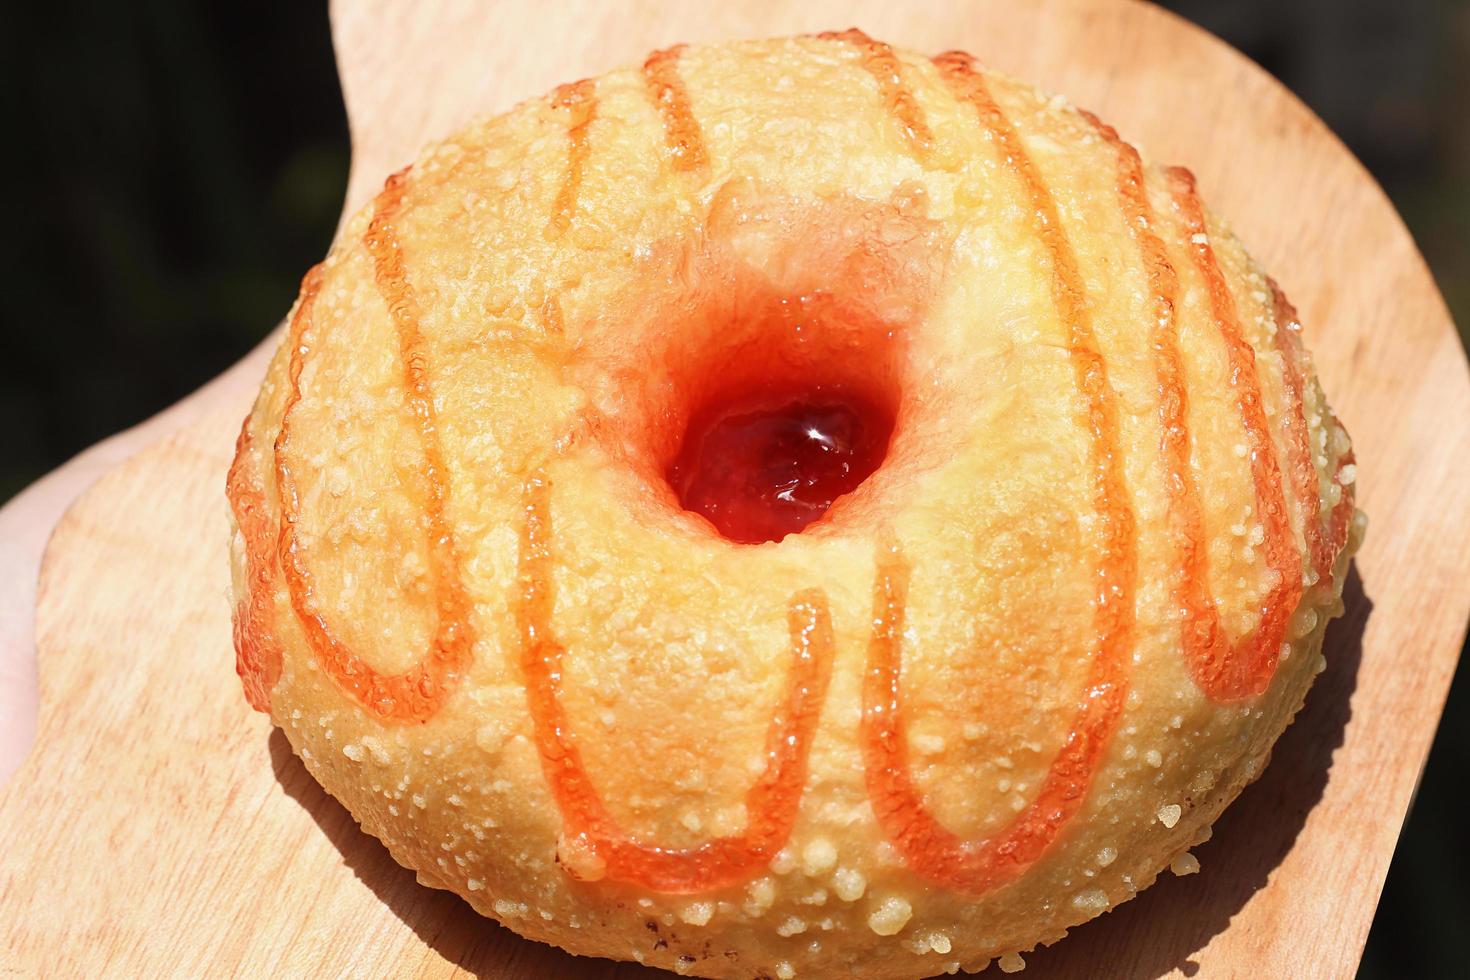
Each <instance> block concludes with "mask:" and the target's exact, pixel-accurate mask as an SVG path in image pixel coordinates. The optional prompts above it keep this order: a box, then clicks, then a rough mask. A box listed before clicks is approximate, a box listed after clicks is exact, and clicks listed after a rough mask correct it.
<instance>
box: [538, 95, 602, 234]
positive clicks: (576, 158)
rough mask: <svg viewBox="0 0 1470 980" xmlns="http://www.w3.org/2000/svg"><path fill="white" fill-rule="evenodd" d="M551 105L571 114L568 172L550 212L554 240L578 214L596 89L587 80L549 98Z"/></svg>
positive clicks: (593, 114)
mask: <svg viewBox="0 0 1470 980" xmlns="http://www.w3.org/2000/svg"><path fill="white" fill-rule="evenodd" d="M551 104H552V105H553V106H555V107H556V108H558V109H566V110H568V111H569V113H570V120H571V121H570V124H569V125H568V126H567V170H566V175H565V176H564V177H563V178H562V182H561V187H560V188H559V189H558V190H557V192H556V203H555V204H553V205H552V208H551V225H550V228H551V234H552V236H553V237H555V236H558V235H561V234H563V233H564V232H566V230H567V228H568V227H570V226H571V223H572V215H573V213H575V212H576V210H577V193H578V191H579V190H580V189H581V187H582V171H583V170H584V169H585V168H586V166H587V157H588V155H589V154H590V153H591V149H592V148H591V144H590V143H589V142H588V139H587V132H588V130H589V129H590V128H591V126H592V120H594V119H596V118H597V87H596V83H594V82H593V81H592V80H591V79H590V78H584V79H582V80H581V81H580V82H573V83H572V84H570V85H563V86H561V87H560V88H558V89H557V90H556V92H555V94H553V95H552V98H551Z"/></svg>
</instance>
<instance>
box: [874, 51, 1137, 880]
mask: <svg viewBox="0 0 1470 980" xmlns="http://www.w3.org/2000/svg"><path fill="white" fill-rule="evenodd" d="M935 63H936V64H937V65H938V67H939V69H940V72H941V73H942V75H943V76H944V79H945V81H946V83H947V84H948V85H949V87H950V88H951V90H952V91H953V92H954V94H955V96H956V97H957V98H959V99H960V100H962V101H965V102H968V103H969V104H971V105H973V106H974V107H975V110H976V112H977V114H978V116H979V119H980V122H981V124H982V125H983V126H984V127H985V130H986V132H987V134H988V136H989V138H990V139H991V140H993V141H994V142H995V143H997V144H998V148H999V150H1000V152H1001V156H1002V158H1003V159H1004V160H1005V161H1006V164H1007V166H1009V167H1010V168H1011V170H1012V172H1013V173H1014V174H1015V176H1016V177H1017V179H1018V180H1019V181H1020V183H1021V185H1022V188H1023V191H1024V193H1025V195H1026V198H1027V202H1028V204H1029V205H1030V213H1031V215H1032V218H1033V220H1034V221H1035V223H1036V232H1037V234H1038V236H1039V237H1040V238H1041V240H1042V241H1043V243H1044V244H1045V246H1046V249H1047V252H1048V253H1049V254H1050V257H1051V262H1052V281H1053V290H1052V291H1053V297H1054V301H1055V303H1056V305H1057V308H1058V310H1059V312H1060V313H1061V315H1062V319H1063V322H1065V323H1066V324H1067V325H1068V328H1069V329H1070V331H1071V336H1070V338H1069V345H1068V349H1069V355H1070V358H1071V361H1072V364H1073V368H1074V370H1075V372H1076V377H1077V384H1078V387H1079V389H1080V391H1081V394H1082V399H1083V402H1084V405H1085V411H1084V413H1083V415H1084V420H1085V423H1086V425H1087V428H1088V431H1089V433H1090V435H1091V439H1090V441H1089V450H1088V468H1089V470H1090V474H1091V481H1092V498H1093V505H1094V507H1095V508H1096V511H1097V515H1098V523H1099V526H1100V538H1101V540H1100V542H1099V544H1100V548H1099V555H1098V559H1097V566H1096V570H1095V579H1096V582H1097V592H1096V594H1095V595H1094V598H1093V603H1092V606H1093V619H1094V624H1095V627H1096V633H1097V640H1096V642H1097V648H1096V651H1095V653H1094V654H1093V657H1092V660H1091V663H1090V664H1089V667H1088V676H1087V683H1086V686H1085V688H1084V690H1083V693H1082V697H1081V699H1080V701H1079V704H1078V707H1077V713H1076V715H1075V716H1074V718H1073V720H1072V725H1071V729H1070V731H1069V732H1068V734H1067V737H1066V740H1065V742H1064V743H1063V745H1062V748H1061V750H1060V751H1059V752H1058V753H1057V757H1056V759H1055V760H1054V761H1053V762H1052V765H1051V768H1050V770H1049V771H1048V772H1047V775H1046V778H1045V779H1044V780H1043V782H1042V785H1041V788H1040V790H1039V791H1038V793H1037V796H1036V799H1035V800H1034V801H1033V802H1032V804H1031V806H1030V807H1029V808H1027V809H1026V810H1025V811H1023V812H1022V813H1020V814H1018V815H1017V817H1016V818H1015V819H1014V820H1013V821H1012V822H1011V823H1010V824H1009V825H1008V826H1006V827H1005V828H1004V829H1002V830H1000V831H999V832H997V833H996V834H994V835H992V836H991V837H989V838H986V839H984V840H964V839H962V838H960V837H959V836H958V835H956V834H954V833H952V832H951V831H949V830H947V829H946V828H944V827H943V826H941V825H940V823H939V821H938V820H936V819H935V818H934V816H933V814H931V813H930V812H929V810H928V808H927V807H926V806H925V805H924V799H923V793H922V792H921V791H920V789H919V788H918V786H916V785H915V783H914V780H913V776H912V774H911V771H910V767H909V764H908V738H907V735H906V725H905V721H904V716H903V704H902V699H901V692H900V685H899V678H900V671H901V660H902V637H903V629H904V625H903V624H904V609H905V604H906V599H907V594H908V568H907V565H906V564H905V563H904V561H903V558H902V556H901V555H899V553H898V550H897V546H896V545H890V546H889V548H888V551H887V553H886V554H880V557H879V561H878V576H877V580H876V583H875V587H874V598H873V621H874V626H873V634H872V639H871V641H870V644H869V647H868V664H867V674H866V676H865V678H864V684H863V720H862V742H863V756H864V763H865V767H866V771H867V784H868V795H869V797H870V798H871V800H872V803H873V809H874V812H875V813H876V815H877V817H878V822H879V825H880V826H881V827H882V828H883V832H884V833H885V835H887V837H888V838H889V840H890V841H891V842H892V843H893V844H894V846H895V848H896V849H897V850H898V852H899V854H900V855H901V856H902V858H903V860H904V862H905V863H906V864H907V865H908V866H909V867H910V868H911V869H913V870H915V871H917V872H918V873H920V874H922V875H924V876H926V877H928V878H930V879H932V880H934V881H936V882H939V883H941V884H943V885H945V886H947V887H949V888H953V889H956V890H959V891H964V892H969V893H973V894H980V893H983V892H987V891H990V890H992V889H994V888H997V887H1000V886H1002V885H1004V884H1006V883H1008V882H1010V881H1012V880H1014V879H1015V878H1016V877H1017V876H1018V875H1020V874H1021V873H1022V872H1024V871H1025V870H1026V868H1027V867H1029V866H1030V865H1031V864H1032V863H1033V862H1035V861H1036V860H1037V858H1039V857H1040V856H1041V855H1042V854H1043V853H1044V852H1045V851H1046V849H1047V848H1048V847H1049V846H1050V845H1051V844H1052V842H1053V841H1054V840H1056V838H1057V835H1058V834H1059V833H1060V832H1061V830H1062V828H1063V827H1064V826H1065V825H1066V824H1067V822H1068V821H1069V820H1070V819H1071V818H1072V817H1073V816H1074V815H1075V814H1076V813H1077V811H1078V810H1079V809H1080V808H1081V806H1082V804H1083V801H1084V800H1085V799H1086V797H1087V791H1088V788H1089V787H1090V786H1091V784H1092V779H1093V775H1094V774H1095V773H1096V771H1097V767H1098V765H1099V764H1100V762H1101V760H1102V756H1103V753H1104V751H1105V750H1106V748H1107V745H1108V742H1109V740H1110V739H1111V738H1112V735H1113V731H1114V729H1115V728H1116V727H1117V722H1118V717H1119V715H1120V713H1121V711H1122V708H1123V700H1124V697H1125V695H1126V691H1127V683H1128V679H1127V671H1126V667H1127V658H1128V653H1129V649H1130V647H1131V644H1132V638H1133V625H1134V589H1135V587H1136V581H1137V562H1138V559H1137V552H1136V543H1135V530H1134V516H1133V511H1132V509H1131V507H1130V505H1129V495H1128V491H1127V488H1126V486H1125V485H1124V482H1123V474H1122V469H1121V464H1120V462H1119V461H1120V459H1121V455H1122V454H1121V449H1120V444H1119V438H1118V420H1117V419H1118V415H1117V407H1116V404H1115V400H1116V396H1115V394H1114V393H1113V390H1112V386H1111V385H1110V384H1109V383H1108V377H1107V366H1106V364H1105V363H1104V361H1103V358H1102V354H1101V352H1100V351H1099V349H1098V347H1097V343H1096V341H1095V339H1094V337H1093V334H1092V326H1091V316H1090V313H1089V310H1088V305H1087V300H1086V295H1085V292H1084V289H1083V286H1082V279H1081V275H1080V274H1079V272H1078V269H1077V263H1076V258H1075V256H1074V255H1073V253H1072V249H1071V245H1070V243H1069V242H1068V241H1067V238H1066V236H1065V234H1064V233H1063V231H1062V228H1061V223H1060V219H1059V216H1058V214H1057V209H1056V204H1055V202H1054V200H1053V199H1052V196H1051V194H1050V192H1049V191H1048V190H1047V188H1046V185H1045V183H1044V182H1043V180H1042V178H1041V174H1040V173H1039V171H1038V170H1037V169H1036V167H1035V165H1034V164H1033V163H1032V161H1031V159H1030V157H1028V156H1027V155H1026V152H1025V148H1024V147H1023V146H1022V144H1021V139H1020V136H1019V134H1018V133H1017V132H1016V130H1015V129H1014V127H1012V125H1011V123H1010V121H1009V120H1008V119H1007V118H1006V117H1005V114H1004V113H1003V112H1002V111H1001V109H1000V107H999V106H998V105H997V104H996V102H995V100H994V99H993V98H992V97H991V95H990V92H989V89H988V87H987V86H986V84H985V80H984V78H983V77H982V76H981V75H980V74H979V73H978V72H977V71H976V70H975V69H974V66H973V63H972V61H971V59H970V57H969V56H968V55H965V54H962V53H958V52H955V53H951V54H946V55H941V56H940V57H939V58H937V59H935Z"/></svg>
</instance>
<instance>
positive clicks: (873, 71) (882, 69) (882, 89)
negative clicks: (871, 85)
mask: <svg viewBox="0 0 1470 980" xmlns="http://www.w3.org/2000/svg"><path fill="white" fill-rule="evenodd" d="M817 36H818V37H820V38H821V39H822V40H824V41H843V42H845V43H847V44H850V45H852V46H853V47H855V48H857V49H858V51H859V52H861V54H862V58H863V68H864V69H865V70H866V71H867V73H868V74H869V75H872V76H873V78H874V80H875V81H877V83H878V92H879V94H880V95H881V97H882V99H883V104H884V106H885V107H887V109H888V111H889V112H890V113H892V115H893V118H894V120H895V121H896V122H897V123H898V126H899V130H900V131H901V132H902V133H903V138H904V142H906V143H907V144H908V147H909V152H911V153H913V154H914V156H917V157H921V158H922V157H923V156H924V154H926V153H927V152H928V151H929V147H930V146H932V145H933V143H934V134H933V133H931V132H930V131H929V124H928V123H927V122H926V121H925V120H924V110H922V109H920V108H919V102H918V100H917V99H915V98H914V93H913V92H911V91H909V87H908V86H907V85H905V84H904V81H903V68H902V66H901V65H900V64H899V61H898V56H897V55H896V54H894V53H893V48H892V47H890V46H889V45H887V44H884V43H883V42H882V41H875V40H873V39H872V38H871V37H868V35H866V34H864V33H863V32H862V31H860V30H858V29H857V28H856V27H850V28H848V29H847V30H845V31H827V32H826V33H823V34H819V35H817Z"/></svg>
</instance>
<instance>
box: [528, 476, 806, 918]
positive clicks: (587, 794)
mask: <svg viewBox="0 0 1470 980" xmlns="http://www.w3.org/2000/svg"><path fill="white" fill-rule="evenodd" d="M550 496H551V488H550V486H549V484H548V483H547V481H546V480H545V478H543V477H541V476H539V475H537V476H534V477H532V478H531V479H530V480H529V481H527V483H526V490H525V523H524V525H523V527H522V531H521V546H520V561H519V572H520V586H519V595H518V597H517V599H518V601H517V604H516V613H517V618H518V626H519V630H520V637H521V669H522V671H523V672H524V674H525V683H526V698H527V701H528V703H529V706H530V712H531V719H532V723H533V725H534V728H535V737H536V745H537V748H538V750H539V751H540V753H541V764H542V768H543V770H544V772H545V773H546V779H547V781H548V782H549V783H550V784H551V791H552V795H553V796H554V797H555V799H556V802H557V806H558V807H559V809H560V810H561V816H562V822H563V838H564V840H567V841H570V842H574V845H575V846H576V847H577V848H578V849H579V850H580V851H582V852H583V853H585V854H590V855H592V856H593V857H594V858H595V860H596V861H597V862H598V867H599V875H598V876H599V877H607V878H609V879H612V880H615V881H623V882H629V883H632V884H637V885H641V886H643V887H645V888H649V889H651V890H654V891H659V892H667V893H677V894H689V893H693V892H703V891H710V890H712V889H717V888H724V887H727V886H729V885H734V884H739V883H740V882H742V881H744V880H746V879H747V878H749V877H750V876H751V875H752V874H753V873H755V872H756V871H757V870H758V869H759V868H762V867H764V866H765V865H766V864H768V863H769V862H770V861H771V859H772V858H773V857H775V855H776V852H777V851H779V850H780V849H781V847H782V846H783V845H784V844H785V843H786V839H787V838H788V837H789V836H790V834H791V828H792V826H793V825H794V824H795V822H796V815H797V811H798V810H799V809H800V807H801V797H802V791H803V789H804V788H805V785H806V775H807V756H808V753H809V752H810V751H811V745H812V739H813V737H814V735H815V733H816V726H817V720H818V716H819V715H820V713H821V709H822V702H823V700H824V699H825V697H826V693H827V682H828V681H829V680H830V678H831V672H832V647H833V640H832V622H831V616H830V614H829V613H828V610H827V599H826V596H825V595H824V594H823V593H822V592H821V590H819V589H808V590H806V591H803V592H800V593H797V594H796V595H794V596H792V598H791V601H790V605H789V607H788V609H787V621H788V624H789V627H790V631H791V658H792V660H791V667H790V669H789V672H788V674H787V681H786V691H785V694H784V696H783V697H782V700H781V703H780V705H779V706H778V707H777V709H776V712H775V714H774V715H773V716H772V718H771V724H770V727H769V728H768V729H767V732H766V749H765V751H766V767H765V770H764V771H763V772H762V773H761V775H760V777H759V778H758V779H757V781H756V782H755V784H754V785H753V786H752V787H751V788H750V790H749V791H748V792H747V793H746V794H745V809H746V829H745V832H744V833H742V834H740V835H738V836H734V837H720V838H716V839H714V840H711V841H707V842H706V843H703V844H700V845H698V846H696V847H691V848H686V849H678V850H675V849H669V848H663V847H659V846H657V845H653V844H643V843H639V842H638V841H635V840H633V839H632V838H631V837H629V836H628V834H627V832H626V831H624V830H623V829H622V828H621V827H620V826H619V825H618V823H617V821H616V820H615V819H614V818H613V816H612V815H611V814H610V813H608V810H607V807H606V805H605V804H604V802H603V800H602V796H601V794H599V793H598V791H597V788H596V787H595V786H593V784H592V779H591V777H590V776H589V775H588V773H587V769H586V766H585V765H584V764H583V762H582V755H581V752H580V751H579V750H578V748H577V740H576V736H575V735H574V734H573V732H572V727H571V721H570V719H569V718H568V717H567V712H566V708H565V707H564V706H563V704H562V701H561V681H562V657H563V655H564V653H565V648H564V647H563V646H562V645H561V643H560V642H559V641H558V640H557V639H556V637H555V635H554V634H553V633H552V631H551V619H552V614H553V612H554V609H555V595H554V593H553V590H552V552H551V536H552V528H551V511H550ZM583 865H584V862H582V861H578V862H572V863H564V864H563V867H565V868H566V869H567V870H568V872H569V873H572V874H578V873H579V867H580V866H583Z"/></svg>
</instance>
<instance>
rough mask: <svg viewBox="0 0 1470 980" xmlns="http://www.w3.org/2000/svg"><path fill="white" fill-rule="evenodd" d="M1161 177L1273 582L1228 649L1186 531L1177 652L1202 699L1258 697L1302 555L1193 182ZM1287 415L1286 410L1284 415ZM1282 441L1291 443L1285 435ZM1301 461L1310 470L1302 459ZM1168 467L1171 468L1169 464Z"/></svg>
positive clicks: (1185, 176)
mask: <svg viewBox="0 0 1470 980" xmlns="http://www.w3.org/2000/svg"><path fill="white" fill-rule="evenodd" d="M1167 175H1168V180H1169V189H1170V193H1171V194H1172V196H1173V200H1174V204H1175V206H1176V207H1177V208H1178V210H1179V214H1180V217H1181V218H1182V220H1183V223H1184V231H1185V233H1186V234H1187V235H1188V236H1189V244H1188V248H1189V251H1190V255H1191V257H1192V258H1193V259H1194V263H1195V267H1196V268H1197V269H1198V270H1199V273H1200V275H1201V276H1202V277H1203V278H1204V281H1205V288H1206V291H1207V292H1208V294H1209V302H1210V313H1211V316H1212V317H1213V319H1214V321H1215V327H1216V329H1217V331H1218V332H1219V334H1220V337H1221V339H1222V340H1223V341H1224V342H1225V350H1226V354H1227V357H1228V359H1229V364H1230V387H1231V388H1233V389H1234V391H1235V398H1236V405H1237V408H1238V410H1239V412H1240V420H1241V423H1242V425H1243V426H1244V427H1245V433H1246V439H1247V441H1248V448H1249V451H1250V464H1251V479H1252V481H1253V482H1254V484H1255V500H1256V503H1255V512H1256V516H1257V517H1258V518H1259V519H1260V521H1261V524H1262V527H1263V530H1264V532H1265V541H1264V545H1265V551H1266V565H1267V567H1268V568H1270V569H1271V571H1272V572H1274V573H1275V575H1276V583H1275V584H1274V585H1273V586H1272V587H1271V589H1270V590H1269V591H1268V592H1267V593H1266V596H1265V599H1264V600H1263V601H1262V603H1261V621H1260V624H1259V625H1258V626H1257V627H1256V630H1255V632H1254V633H1252V634H1249V635H1247V636H1245V637H1242V638H1241V639H1239V640H1237V641H1235V642H1234V643H1232V642H1231V641H1230V639H1229V638H1228V637H1227V636H1226V635H1225V630H1224V628H1223V626H1222V625H1221V623H1220V612H1219V609H1218V608H1217V607H1216V604H1215V600H1214V597H1213V596H1211V595H1210V592H1209V584H1208V583H1209V556H1208V554H1207V552H1206V550H1205V543H1204V542H1205V538H1204V533H1203V530H1202V526H1201V527H1195V528H1189V529H1187V533H1188V534H1190V535H1191V537H1192V538H1193V541H1192V543H1191V545H1190V546H1189V547H1187V548H1186V550H1185V562H1184V565H1185V569H1184V579H1185V586H1184V589H1185V591H1184V610H1185V622H1184V649H1185V653H1186V655H1187V656H1188V658H1189V663H1190V669H1191V670H1192V672H1193V673H1194V678H1195V681H1196V683H1198V684H1199V686H1200V688H1201V689H1202V690H1203V691H1204V692H1205V694H1207V695H1208V696H1209V697H1210V698H1211V699H1212V700H1215V701H1234V700H1238V699H1240V698H1245V697H1251V696H1252V695H1257V694H1260V693H1262V692H1263V691H1265V690H1266V688H1267V687H1268V686H1270V684H1271V678H1272V677H1274V676H1275V674H1276V667H1277V664H1278V662H1279V661H1280V659H1281V645H1282V643H1283V641H1285V639H1286V631H1287V627H1288V625H1289V624H1290V620H1291V614H1292V612H1293V611H1294V610H1295V609H1296V607H1297V604H1298V603H1299V602H1300V601H1301V597H1302V556H1301V553H1300V552H1299V551H1298V550H1297V547H1296V543H1295V541H1294V540H1293V538H1292V531H1291V521H1290V519H1289V517H1288V515H1287V512H1286V494H1285V488H1284V486H1283V484H1282V476H1281V467H1280V465H1279V464H1278V462H1277V459H1276V449H1275V446H1274V445H1273V444H1272V441H1271V432H1270V427H1269V424H1268V422H1267V420H1266V410H1265V407H1264V405H1263V403H1262V400H1261V386H1260V380H1259V378H1258V377H1257V374H1256V355H1255V350H1254V349H1253V348H1252V347H1251V345H1250V342H1249V341H1247V340H1246V339H1245V337H1244V335H1243V334H1242V333H1241V328H1240V319H1239V316H1238V314H1237V312H1236V308H1235V299H1234V297H1232V296H1231V294H1230V287H1229V285H1228V284H1227V283H1226V282H1225V275H1224V273H1223V272H1222V271H1221V270H1220V264H1219V262H1218V261H1217V260H1216V258H1215V252H1214V249H1213V248H1212V247H1211V245H1210V242H1209V236H1208V233H1207V229H1206V226H1205V217H1204V209H1203V207H1202V206H1201V204H1200V200H1199V196H1198V195H1197V194H1196V193H1195V189H1194V176H1193V175H1192V174H1190V173H1189V171H1187V170H1184V169H1182V168H1179V167H1174V168H1170V169H1169V170H1168V171H1167ZM1299 394H1300V392H1299V391H1298V396H1299ZM1297 402H1298V404H1297V406H1295V407H1294V408H1295V411H1296V412H1298V413H1299V410H1300V398H1299V397H1298V398H1297ZM1291 414H1293V413H1292V412H1291V411H1289V412H1288V415H1291ZM1288 425H1290V422H1288ZM1302 434H1303V435H1304V434H1305V429H1304V428H1303V431H1302ZM1288 437H1289V438H1290V437H1291V436H1290V429H1288ZM1305 462H1306V465H1308V466H1310V465H1311V459H1310V456H1309V457H1308V458H1307V459H1306V461H1305ZM1186 463H1187V460H1186ZM1174 465H1176V466H1177V465H1178V461H1177V460H1175V461H1174ZM1313 483H1314V484H1315V477H1313ZM1186 486H1189V487H1191V488H1192V492H1193V493H1194V494H1195V495H1196V499H1197V494H1198V492H1199V491H1198V485H1197V484H1195V483H1190V484H1186ZM1178 496H1179V491H1176V497H1178ZM1315 499H1317V494H1316V492H1315V491H1313V492H1311V494H1310V496H1309V497H1308V498H1307V500H1315ZM1304 505H1305V502H1304ZM1195 506H1196V508H1197V507H1198V505H1197V504H1196V505H1195Z"/></svg>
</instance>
